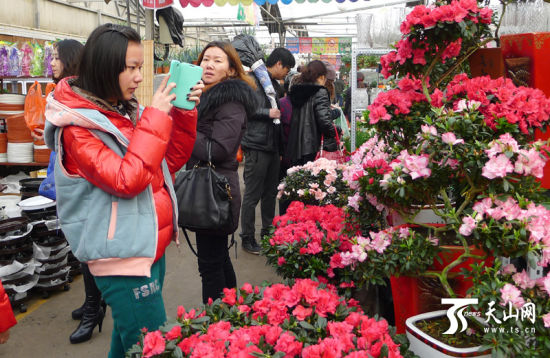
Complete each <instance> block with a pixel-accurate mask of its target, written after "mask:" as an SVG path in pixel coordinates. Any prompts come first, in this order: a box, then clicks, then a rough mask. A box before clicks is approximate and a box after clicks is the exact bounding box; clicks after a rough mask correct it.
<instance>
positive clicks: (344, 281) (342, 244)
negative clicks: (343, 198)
mask: <svg viewBox="0 0 550 358" xmlns="http://www.w3.org/2000/svg"><path fill="white" fill-rule="evenodd" d="M344 216H345V214H344V209H342V208H337V207H335V206H333V205H326V206H310V205H307V206H306V205H304V204H303V203H301V202H299V201H295V202H292V204H290V206H289V207H288V210H287V212H286V214H285V215H283V216H277V217H275V219H274V220H273V224H274V226H275V231H274V233H273V235H272V236H265V237H264V238H263V239H262V242H261V244H262V254H263V255H265V256H266V257H267V262H268V263H269V264H271V265H272V266H274V267H275V268H276V270H277V273H278V274H279V275H281V276H282V277H283V278H286V279H293V278H316V279H318V280H319V281H321V282H324V283H329V284H331V285H335V286H337V287H339V288H340V289H341V290H342V292H344V293H346V295H347V296H349V294H350V293H351V292H350V290H349V289H350V288H352V287H354V285H355V284H354V282H353V279H352V275H353V273H352V272H351V270H350V269H344V266H343V265H342V264H341V259H340V255H341V253H343V252H346V251H349V249H350V248H351V245H352V244H351V242H350V239H349V237H348V236H347V235H346V234H344V233H343V231H344V229H345V228H346V224H345V220H344ZM347 229H348V231H352V232H353V231H354V230H353V228H352V227H351V226H350V227H348V228H347Z"/></svg>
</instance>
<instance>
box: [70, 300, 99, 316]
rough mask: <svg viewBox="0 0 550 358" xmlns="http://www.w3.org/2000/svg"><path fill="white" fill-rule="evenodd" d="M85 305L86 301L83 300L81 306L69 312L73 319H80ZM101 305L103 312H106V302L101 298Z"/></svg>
mask: <svg viewBox="0 0 550 358" xmlns="http://www.w3.org/2000/svg"><path fill="white" fill-rule="evenodd" d="M85 305H86V301H84V303H82V306H80V307H78V308H77V309H75V310H74V311H73V312H72V313H71V316H72V317H73V319H74V320H75V321H80V320H81V319H82V315H83V314H84V306H85ZM101 307H102V308H103V313H107V304H106V303H105V301H103V300H101Z"/></svg>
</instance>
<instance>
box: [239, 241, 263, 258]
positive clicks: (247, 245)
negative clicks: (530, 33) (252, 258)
mask: <svg viewBox="0 0 550 358" xmlns="http://www.w3.org/2000/svg"><path fill="white" fill-rule="evenodd" d="M261 249H262V248H261V247H260V245H258V243H257V242H256V240H255V239H254V238H253V237H243V250H244V251H246V252H248V253H249V254H254V255H259V254H260V250H261Z"/></svg>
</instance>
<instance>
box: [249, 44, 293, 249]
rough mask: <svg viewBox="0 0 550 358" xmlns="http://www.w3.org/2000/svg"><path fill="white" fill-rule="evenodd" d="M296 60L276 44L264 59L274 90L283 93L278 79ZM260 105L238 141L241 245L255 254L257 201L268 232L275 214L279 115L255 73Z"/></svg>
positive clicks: (278, 156) (257, 246)
mask: <svg viewBox="0 0 550 358" xmlns="http://www.w3.org/2000/svg"><path fill="white" fill-rule="evenodd" d="M295 64H296V62H295V60H294V56H293V55H292V53H290V51H288V50H287V49H285V48H276V49H275V50H273V52H272V53H271V55H269V57H268V59H267V61H266V67H267V71H268V72H269V76H270V77H271V82H272V83H273V87H274V88H275V92H276V93H277V94H278V95H279V93H282V89H281V86H280V84H279V82H278V81H279V80H282V79H284V78H285V77H286V75H287V74H288V72H289V70H290V69H291V68H292V67H294V65H295ZM254 79H255V80H256V85H257V87H258V88H257V90H256V91H257V94H258V96H259V97H260V98H261V100H260V103H261V105H260V107H259V108H258V110H257V111H256V113H255V115H254V116H252V118H248V122H247V127H246V132H245V134H244V137H243V139H242V141H241V146H242V149H243V153H244V174H243V177H244V184H245V190H244V195H243V202H242V206H241V238H242V245H243V249H244V250H245V251H247V252H249V253H252V254H256V255H258V254H259V253H260V246H259V245H258V243H257V241H256V239H255V237H254V235H255V233H254V225H255V215H256V214H255V212H256V205H258V202H259V201H260V200H261V216H262V230H261V233H260V234H261V235H262V236H263V235H267V234H268V233H269V229H270V227H271V224H272V221H273V217H274V216H275V203H276V197H277V186H278V184H279V183H278V178H279V159H280V143H279V142H280V135H281V133H280V124H275V123H274V119H279V118H280V117H281V112H280V111H279V109H278V108H271V104H270V102H269V99H268V97H267V96H266V95H265V92H264V89H263V87H262V85H261V84H260V82H259V80H258V79H257V78H256V76H254Z"/></svg>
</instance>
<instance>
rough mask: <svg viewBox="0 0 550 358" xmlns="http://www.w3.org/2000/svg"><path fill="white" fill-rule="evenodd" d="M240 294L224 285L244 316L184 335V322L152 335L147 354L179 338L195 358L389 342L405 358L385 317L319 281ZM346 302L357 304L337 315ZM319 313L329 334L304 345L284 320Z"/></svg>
mask: <svg viewBox="0 0 550 358" xmlns="http://www.w3.org/2000/svg"><path fill="white" fill-rule="evenodd" d="M240 292H241V294H239V293H238V292H237V290H236V289H224V297H223V299H222V301H223V303H224V304H225V305H227V309H229V310H234V308H237V311H238V312H239V315H240V318H238V319H237V320H235V321H234V322H230V321H218V322H214V323H211V324H210V325H209V326H208V327H207V329H206V331H205V332H203V331H197V332H196V333H194V334H192V335H190V336H188V337H183V336H182V327H181V326H179V325H177V326H175V327H174V329H172V330H171V331H170V332H168V333H166V334H165V335H164V336H163V334H162V333H161V332H160V331H154V332H150V333H147V335H146V336H145V339H144V342H143V343H144V347H143V353H144V354H143V356H144V357H153V356H155V355H158V354H161V353H163V352H164V349H165V347H166V343H167V342H168V341H175V342H176V343H177V346H178V347H179V348H180V349H181V351H182V352H183V354H184V356H185V357H190V358H199V357H231V358H237V357H249V356H251V355H252V354H253V353H257V354H258V355H263V354H269V355H272V354H275V353H277V352H283V353H284V354H285V355H284V356H285V357H288V358H291V357H304V358H316V357H327V358H331V357H333V358H337V357H350V358H352V357H367V356H372V357H379V356H380V354H381V350H382V347H383V346H384V345H386V347H387V348H388V350H389V355H388V357H395V358H397V357H401V354H400V352H399V345H397V344H396V343H395V342H393V340H392V339H391V336H390V335H389V331H388V324H387V322H386V321H384V320H381V321H377V320H375V319H371V318H369V317H367V316H365V315H364V314H363V313H362V312H361V311H360V309H358V308H357V307H353V306H352V305H353V304H354V303H353V300H351V301H352V302H351V304H350V303H346V301H345V300H344V299H343V298H341V297H339V296H338V295H337V294H336V292H335V291H334V290H330V289H323V288H321V287H319V283H318V282H315V281H312V280H309V279H298V280H296V282H295V284H294V285H293V286H292V287H289V286H285V285H283V284H274V285H272V286H269V287H267V288H265V289H264V291H263V295H258V294H257V292H259V289H258V287H255V288H253V287H252V286H251V285H250V284H245V285H244V286H243V287H242V288H241V290H240ZM253 292H256V293H253ZM245 302H246V303H245ZM211 304H212V303H210V305H211ZM342 306H343V307H352V310H351V311H348V312H349V313H346V314H345V315H343V316H342V315H340V316H339V317H338V319H335V317H336V316H335V314H336V311H337V310H338V309H339V308H340V310H341V308H342ZM319 316H320V317H325V318H327V319H328V322H327V325H326V328H324V330H325V331H326V332H324V333H322V334H320V335H319V336H320V337H319V338H318V340H317V342H316V343H315V344H309V345H307V346H304V343H302V340H300V339H299V336H297V334H296V333H295V332H294V331H292V330H289V329H285V328H284V327H289V326H288V325H286V323H285V322H290V321H296V322H299V321H304V322H305V323H310V322H311V323H310V324H315V322H317V319H318V317H319ZM212 318H213V319H214V320H215V319H216V318H214V317H212ZM250 318H251V319H253V320H255V321H257V322H259V324H254V325H243V324H242V322H245V321H248V322H250ZM227 319H229V316H228V317H227ZM180 322H182V321H180ZM188 323H189V322H188ZM284 323H285V324H284ZM295 326H297V327H299V325H295ZM290 327H292V325H290ZM309 332H310V334H311V333H313V332H314V331H309Z"/></svg>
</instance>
